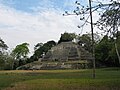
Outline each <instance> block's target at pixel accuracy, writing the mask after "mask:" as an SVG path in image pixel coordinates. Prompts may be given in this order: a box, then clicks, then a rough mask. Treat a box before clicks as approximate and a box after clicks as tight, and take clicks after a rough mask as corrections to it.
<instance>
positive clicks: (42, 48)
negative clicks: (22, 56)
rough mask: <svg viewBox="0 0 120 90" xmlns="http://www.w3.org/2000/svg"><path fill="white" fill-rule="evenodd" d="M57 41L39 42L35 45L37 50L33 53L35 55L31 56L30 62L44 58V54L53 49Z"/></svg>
mask: <svg viewBox="0 0 120 90" xmlns="http://www.w3.org/2000/svg"><path fill="white" fill-rule="evenodd" d="M55 45H56V42H55V41H53V40H52V41H48V42H47V43H44V44H41V43H38V44H37V45H35V48H36V49H35V52H34V54H33V56H31V57H30V62H32V61H36V60H38V59H39V58H42V55H43V54H46V53H47V51H48V50H50V49H51V47H53V46H55Z"/></svg>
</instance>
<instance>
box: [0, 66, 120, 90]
mask: <svg viewBox="0 0 120 90" xmlns="http://www.w3.org/2000/svg"><path fill="white" fill-rule="evenodd" d="M0 90H120V69H118V68H106V69H97V70H96V79H93V78H92V70H90V69H82V70H36V71H31V70H30V71H24V70H20V71H0Z"/></svg>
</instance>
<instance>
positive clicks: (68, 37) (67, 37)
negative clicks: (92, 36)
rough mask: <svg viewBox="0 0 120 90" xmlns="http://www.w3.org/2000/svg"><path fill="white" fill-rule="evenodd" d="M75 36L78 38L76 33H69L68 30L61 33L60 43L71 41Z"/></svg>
mask: <svg viewBox="0 0 120 90" xmlns="http://www.w3.org/2000/svg"><path fill="white" fill-rule="evenodd" d="M74 38H76V34H75V33H67V32H65V33H64V34H61V37H60V40H59V41H58V43H61V42H69V41H72V40H73V39H74Z"/></svg>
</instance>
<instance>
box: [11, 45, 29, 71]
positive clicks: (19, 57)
mask: <svg viewBox="0 0 120 90" xmlns="http://www.w3.org/2000/svg"><path fill="white" fill-rule="evenodd" d="M28 45H29V44H28V43H23V44H20V45H17V46H16V47H15V49H14V50H13V51H12V54H11V55H12V56H13V57H14V59H15V61H14V66H13V69H16V68H17V67H18V66H21V65H24V64H26V60H27V54H28V53H29V48H28Z"/></svg>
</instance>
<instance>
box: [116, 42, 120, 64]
mask: <svg viewBox="0 0 120 90" xmlns="http://www.w3.org/2000/svg"><path fill="white" fill-rule="evenodd" d="M115 50H116V54H117V57H118V60H119V64H120V54H119V52H118V48H117V44H116V42H115Z"/></svg>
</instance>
